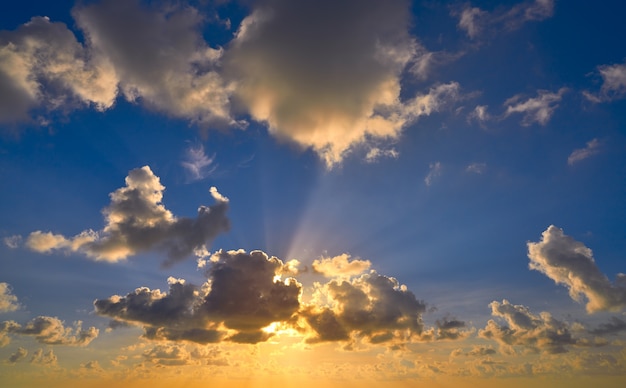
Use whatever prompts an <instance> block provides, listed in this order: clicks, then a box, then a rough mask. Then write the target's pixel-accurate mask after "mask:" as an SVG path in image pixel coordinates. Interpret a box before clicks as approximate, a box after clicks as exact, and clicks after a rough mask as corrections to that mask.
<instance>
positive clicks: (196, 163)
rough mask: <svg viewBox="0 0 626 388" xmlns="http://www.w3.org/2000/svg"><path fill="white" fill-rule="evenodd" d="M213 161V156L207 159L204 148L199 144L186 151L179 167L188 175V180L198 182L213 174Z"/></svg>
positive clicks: (215, 167)
mask: <svg viewBox="0 0 626 388" xmlns="http://www.w3.org/2000/svg"><path fill="white" fill-rule="evenodd" d="M214 160H215V155H213V156H211V157H208V156H207V155H206V154H205V152H204V146H203V145H202V144H200V145H198V146H197V147H193V146H192V147H189V148H188V149H187V152H186V156H185V160H184V161H183V162H181V165H182V166H183V167H184V168H185V170H186V171H187V173H188V174H189V180H191V181H198V180H201V179H204V178H206V177H208V176H209V175H211V174H213V173H214V172H215V170H216V169H217V166H215V165H214V164H213V161H214Z"/></svg>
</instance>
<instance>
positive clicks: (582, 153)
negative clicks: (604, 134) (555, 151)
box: [567, 139, 601, 166]
mask: <svg viewBox="0 0 626 388" xmlns="http://www.w3.org/2000/svg"><path fill="white" fill-rule="evenodd" d="M600 146H601V143H600V141H599V140H598V139H592V140H590V141H588V142H587V146H586V147H585V148H579V149H576V150H574V151H572V153H571V154H570V155H569V156H568V157H567V164H569V165H570V166H573V165H574V164H576V163H578V162H580V161H581V160H585V159H587V158H589V157H592V156H593V155H596V154H598V153H599V152H600Z"/></svg>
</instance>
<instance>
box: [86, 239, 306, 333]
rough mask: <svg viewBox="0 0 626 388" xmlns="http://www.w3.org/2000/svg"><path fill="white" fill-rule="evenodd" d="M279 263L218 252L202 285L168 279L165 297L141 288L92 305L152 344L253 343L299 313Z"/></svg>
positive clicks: (295, 286) (293, 284)
mask: <svg viewBox="0 0 626 388" xmlns="http://www.w3.org/2000/svg"><path fill="white" fill-rule="evenodd" d="M286 271H288V270H287V269H286V268H285V265H284V264H283V262H282V261H281V260H279V259H278V258H276V257H268V256H267V255H266V254H265V253H263V252H261V251H253V252H250V253H246V252H244V251H243V250H238V251H221V250H220V251H218V252H216V253H215V254H214V255H213V256H212V258H211V261H210V268H209V269H208V270H207V275H208V278H209V281H208V282H207V283H206V284H205V285H203V286H201V287H198V286H194V285H192V284H187V283H186V282H185V281H184V280H181V279H174V278H170V280H169V283H170V289H169V292H168V293H163V292H161V291H159V290H150V289H148V288H145V287H142V288H138V289H136V290H135V291H134V292H132V293H129V294H127V295H126V296H124V297H122V296H118V295H114V296H112V297H110V298H107V299H99V300H96V301H95V302H94V306H95V309H96V313H98V314H99V315H103V316H107V317H110V318H113V319H116V320H119V321H125V322H131V323H135V324H139V325H143V326H144V328H145V337H146V338H149V339H154V340H171V341H190V342H197V343H212V342H219V341H222V340H227V341H233V342H245V343H256V342H260V341H265V340H267V339H268V338H269V336H270V335H269V334H268V333H266V332H264V331H262V330H261V329H263V328H264V327H266V326H268V325H269V324H271V323H272V322H282V321H288V320H290V319H291V317H292V316H293V315H294V314H295V313H296V312H297V311H298V310H299V308H300V299H299V298H300V292H301V285H300V284H299V283H298V282H297V281H296V280H295V279H293V278H287V279H285V280H282V279H281V274H282V273H284V272H286Z"/></svg>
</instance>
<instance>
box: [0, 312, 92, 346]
mask: <svg viewBox="0 0 626 388" xmlns="http://www.w3.org/2000/svg"><path fill="white" fill-rule="evenodd" d="M9 334H14V335H15V334H17V335H28V336H33V337H34V338H35V340H37V342H39V343H42V344H46V345H67V346H87V345H89V343H91V341H93V340H94V339H95V338H96V337H98V334H99V330H98V329H96V328H95V327H93V326H92V327H89V328H88V329H86V330H83V327H82V322H81V321H76V322H74V327H73V328H72V327H66V326H65V325H64V323H63V321H61V320H60V319H59V318H56V317H48V316H39V317H37V318H34V319H33V320H31V321H30V322H28V323H27V324H26V325H20V324H19V323H17V322H14V321H4V322H2V323H0V342H1V338H3V337H7V336H8V335H9ZM5 343H8V341H6V342H5Z"/></svg>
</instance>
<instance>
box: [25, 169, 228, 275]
mask: <svg viewBox="0 0 626 388" xmlns="http://www.w3.org/2000/svg"><path fill="white" fill-rule="evenodd" d="M164 190H165V187H164V186H163V185H161V182H160V179H159V177H157V176H156V175H154V173H153V172H152V170H151V169H150V167H148V166H144V167H141V168H136V169H134V170H131V171H130V172H129V174H128V176H127V177H126V186H124V187H122V188H120V189H117V190H116V191H114V192H113V193H111V194H110V197H111V203H110V205H109V206H108V207H106V208H105V209H104V211H103V213H104V215H105V219H106V225H105V227H104V228H103V229H102V230H101V231H98V232H96V231H93V230H91V229H89V230H85V231H83V232H81V233H79V234H78V235H76V236H74V237H65V236H63V235H60V234H54V233H52V232H42V231H35V232H32V233H31V234H30V235H29V236H28V238H27V239H26V246H27V247H28V248H30V249H32V250H34V251H37V252H42V253H46V252H50V251H53V250H62V251H68V252H78V253H82V254H85V255H86V256H88V257H90V258H93V259H95V260H103V261H109V262H116V261H119V260H123V259H125V258H127V257H128V256H131V255H135V254H137V253H140V252H146V251H149V250H158V251H163V252H165V253H166V254H167V260H166V261H165V262H164V265H170V264H173V263H175V262H177V261H180V260H182V259H184V258H186V257H188V256H190V255H192V254H193V253H194V252H198V251H201V250H205V246H206V244H207V243H210V242H211V241H212V240H213V239H214V238H215V237H216V236H217V235H218V234H220V233H222V232H225V231H227V230H229V227H230V223H229V220H228V218H227V217H226V211H227V210H228V199H227V198H226V197H224V196H222V195H221V194H220V193H219V192H218V191H217V189H216V188H215V187H212V188H211V189H210V190H209V191H210V194H211V196H212V197H213V199H214V200H215V202H216V203H215V204H214V205H212V206H200V207H199V208H198V216H197V217H196V218H176V217H175V216H174V215H173V214H172V213H171V212H170V211H169V210H167V209H166V208H165V206H164V205H163V204H162V203H161V201H162V199H163V191H164Z"/></svg>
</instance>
